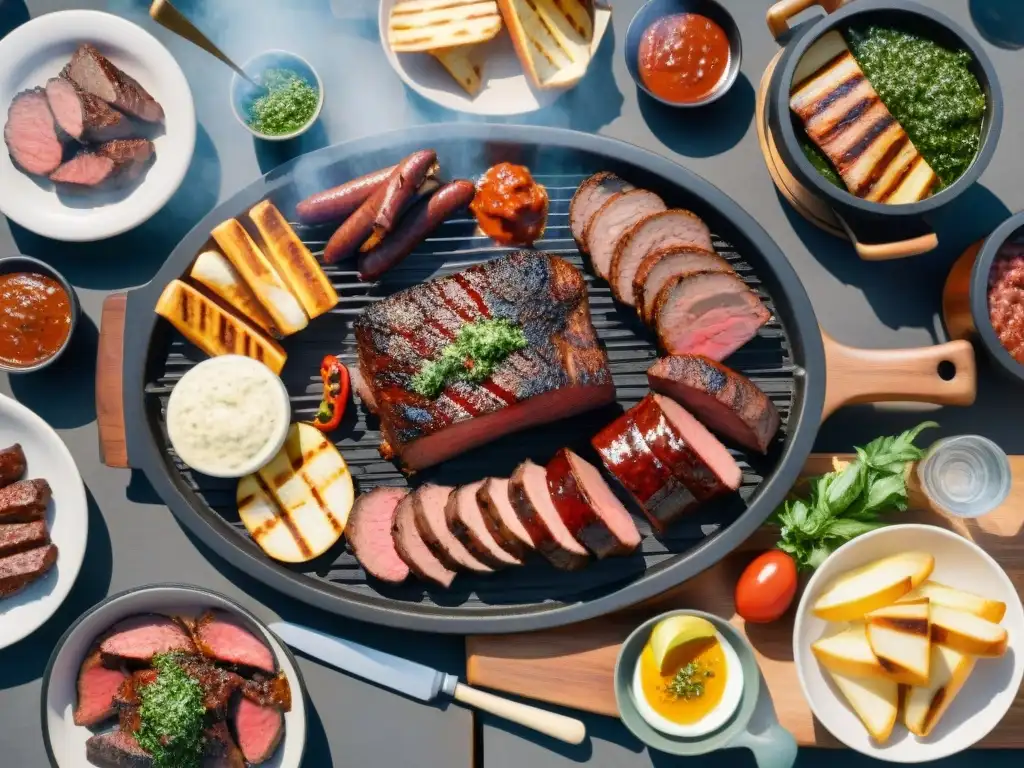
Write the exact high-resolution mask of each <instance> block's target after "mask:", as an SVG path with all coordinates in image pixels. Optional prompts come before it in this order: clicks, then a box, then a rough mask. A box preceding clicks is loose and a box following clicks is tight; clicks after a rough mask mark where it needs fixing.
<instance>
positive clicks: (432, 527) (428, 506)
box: [412, 483, 494, 573]
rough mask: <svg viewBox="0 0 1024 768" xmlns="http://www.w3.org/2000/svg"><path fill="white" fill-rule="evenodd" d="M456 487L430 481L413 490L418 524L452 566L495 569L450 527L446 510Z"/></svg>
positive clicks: (481, 570)
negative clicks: (468, 546) (434, 483)
mask: <svg viewBox="0 0 1024 768" xmlns="http://www.w3.org/2000/svg"><path fill="white" fill-rule="evenodd" d="M454 492H455V489H454V488H450V487H449V486H447V485H433V484H432V483H428V484H427V485H424V486H421V487H419V488H418V489H416V490H415V491H413V494H412V495H413V497H414V499H413V504H414V506H415V508H416V525H417V527H418V528H419V530H420V535H421V536H422V537H423V541H424V542H425V543H426V545H427V546H428V547H430V551H431V552H433V553H434V554H435V555H436V556H437V559H438V560H440V561H441V562H442V563H444V564H445V565H446V566H447V567H448V568H451V569H452V570H455V571H458V570H464V571H475V572H476V573H491V572H492V571H493V570H494V569H493V568H491V566H489V565H487V563H485V562H483V561H482V560H480V558H478V557H477V556H476V555H474V554H473V553H472V552H470V551H469V549H468V548H467V547H466V545H465V544H463V543H462V542H461V541H459V539H458V538H456V536H455V534H453V533H452V532H451V530H449V528H448V518H447V514H446V510H447V507H448V500H449V498H450V497H451V495H452V493H454Z"/></svg>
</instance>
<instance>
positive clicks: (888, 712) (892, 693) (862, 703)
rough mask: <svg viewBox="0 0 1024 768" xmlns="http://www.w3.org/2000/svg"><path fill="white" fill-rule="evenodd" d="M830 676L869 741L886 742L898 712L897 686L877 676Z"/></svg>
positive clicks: (833, 673) (831, 673) (831, 672)
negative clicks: (866, 730) (869, 737)
mask: <svg viewBox="0 0 1024 768" xmlns="http://www.w3.org/2000/svg"><path fill="white" fill-rule="evenodd" d="M829 674H830V675H831V676H832V680H833V682H835V684H836V687H837V688H838V689H839V690H840V692H841V693H842V694H843V696H844V697H845V698H846V701H847V702H849V704H850V706H851V707H852V708H853V711H854V712H855V713H856V714H857V717H859V718H860V719H861V722H862V723H864V727H865V728H867V729H868V733H870V734H871V738H873V739H874V740H875V741H877V742H878V743H879V744H884V743H885V742H887V741H888V740H889V736H890V735H891V734H892V728H893V726H894V725H895V724H896V716H897V714H898V712H899V684H898V683H895V682H893V681H892V680H882V679H880V678H877V677H850V676H849V675H844V674H841V673H839V672H833V671H832V670H829Z"/></svg>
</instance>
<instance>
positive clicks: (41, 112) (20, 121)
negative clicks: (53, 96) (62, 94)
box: [4, 88, 64, 176]
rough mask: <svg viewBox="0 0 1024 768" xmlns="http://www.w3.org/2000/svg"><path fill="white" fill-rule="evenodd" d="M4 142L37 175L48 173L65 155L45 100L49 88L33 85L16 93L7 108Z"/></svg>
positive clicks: (19, 160) (22, 163)
mask: <svg viewBox="0 0 1024 768" xmlns="http://www.w3.org/2000/svg"><path fill="white" fill-rule="evenodd" d="M4 143H6V144H7V151H8V152H9V153H10V155H11V159H12V160H13V161H14V162H15V164H16V165H18V166H19V167H20V168H22V169H24V170H25V171H26V172H28V173H32V174H35V175H36V176H49V175H50V174H51V173H53V172H54V171H55V170H57V168H58V166H60V164H61V160H63V159H64V144H63V143H62V142H61V139H60V135H59V134H58V132H57V124H56V123H55V122H54V120H53V113H52V112H50V105H49V104H48V103H47V102H46V91H44V90H43V89H42V88H33V89H32V90H30V91H22V92H21V93H19V94H18V95H17V96H15V97H14V101H12V102H11V105H10V107H8V108H7V122H6V123H5V124H4Z"/></svg>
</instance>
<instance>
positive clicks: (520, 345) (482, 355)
mask: <svg viewBox="0 0 1024 768" xmlns="http://www.w3.org/2000/svg"><path fill="white" fill-rule="evenodd" d="M526 346H527V341H526V334H524V333H523V330H522V328H520V327H519V326H518V325H516V324H514V323H512V322H510V321H508V320H478V321H476V322H474V323H467V324H466V325H464V326H462V328H461V329H459V335H458V336H457V337H456V339H455V341H453V342H452V343H451V344H449V345H448V346H446V347H445V348H444V349H442V350H441V354H440V356H439V357H438V358H437V359H435V360H428V361H427V362H425V363H424V364H423V365H422V366H420V370H419V372H418V373H417V374H416V375H415V376H413V377H412V389H413V391H414V392H416V393H418V394H420V395H423V396H424V397H429V398H431V399H433V398H435V397H437V396H438V395H440V394H441V392H443V391H444V388H445V387H446V386H448V385H449V384H451V383H452V382H455V381H468V382H472V383H474V384H478V383H480V382H481V381H484V380H485V379H487V378H488V377H489V376H490V375H491V374H492V373H494V369H495V368H496V367H497V366H498V364H499V363H501V362H502V361H503V360H504V359H505V358H506V357H508V356H509V355H511V354H512V353H513V352H516V351H518V350H520V349H525V348H526Z"/></svg>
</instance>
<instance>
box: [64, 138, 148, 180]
mask: <svg viewBox="0 0 1024 768" xmlns="http://www.w3.org/2000/svg"><path fill="white" fill-rule="evenodd" d="M152 157H153V143H152V142H151V141H148V140H147V139H117V140H116V141H108V142H106V143H105V144H100V145H99V146H98V147H96V148H95V149H93V150H91V151H83V152H79V153H78V154H77V155H75V156H74V157H73V158H71V159H70V160H68V161H67V162H66V163H64V164H63V165H62V166H61V167H60V168H58V169H57V170H56V171H54V172H53V173H52V174H50V180H51V181H54V182H56V183H58V184H63V185H65V186H67V187H71V188H84V189H94V188H96V187H101V186H104V185H108V184H115V183H116V184H128V183H131V182H132V181H135V180H136V179H138V178H139V176H141V175H142V174H143V173H144V172H145V170H146V169H147V168H148V166H149V160H150V158H152Z"/></svg>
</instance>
